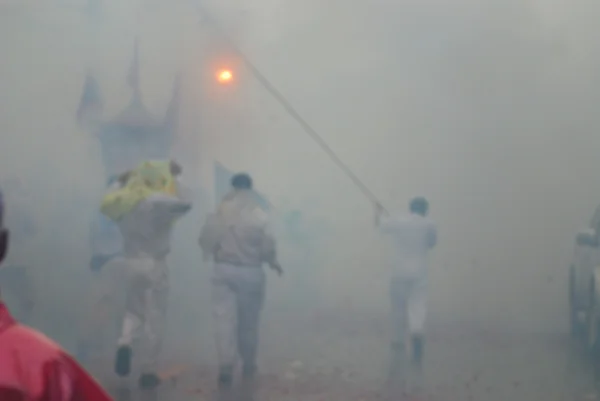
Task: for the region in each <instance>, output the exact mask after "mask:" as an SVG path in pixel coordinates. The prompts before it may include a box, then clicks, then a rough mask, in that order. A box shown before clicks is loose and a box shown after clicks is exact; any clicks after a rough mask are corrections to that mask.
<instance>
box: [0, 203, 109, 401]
mask: <svg viewBox="0 0 600 401" xmlns="http://www.w3.org/2000/svg"><path fill="white" fill-rule="evenodd" d="M3 217H4V203H3V200H2V194H1V193H0V263H1V262H2V261H3V260H4V257H5V256H6V252H7V250H8V232H7V230H5V229H4V223H3ZM0 400H2V401H110V397H109V396H108V395H107V394H106V393H105V392H104V390H102V388H101V387H100V385H99V384H98V383H96V381H95V380H94V379H93V378H92V377H91V376H89V375H88V374H87V373H86V372H85V371H84V370H83V369H82V368H81V367H79V365H78V364H77V363H76V362H75V361H74V360H73V359H72V358H71V357H70V356H69V355H68V354H67V353H66V352H64V351H63V350H62V349H61V348H60V347H59V346H58V345H57V344H55V343H54V342H52V341H51V340H50V339H48V338H47V337H45V336H44V335H43V334H41V333H38V332H37V331H35V330H33V329H30V328H28V327H26V326H23V325H21V324H19V323H17V322H16V321H15V320H14V319H13V317H12V316H11V315H10V313H9V312H8V309H7V308H6V306H5V305H4V303H2V300H1V299H0Z"/></svg>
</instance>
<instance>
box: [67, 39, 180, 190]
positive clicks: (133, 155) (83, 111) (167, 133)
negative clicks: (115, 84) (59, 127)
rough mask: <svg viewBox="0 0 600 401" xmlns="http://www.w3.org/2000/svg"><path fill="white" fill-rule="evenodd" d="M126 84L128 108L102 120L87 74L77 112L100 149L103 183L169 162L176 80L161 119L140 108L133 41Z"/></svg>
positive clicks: (98, 98) (176, 110)
mask: <svg viewBox="0 0 600 401" xmlns="http://www.w3.org/2000/svg"><path fill="white" fill-rule="evenodd" d="M127 83H128V85H129V86H130V87H131V90H132V97H131V101H130V103H129V105H128V106H127V107H126V108H125V109H124V110H123V111H121V112H120V113H119V114H117V115H116V116H115V117H114V118H112V119H105V117H104V115H103V110H104V101H103V99H102V94H101V90H100V86H99V85H98V82H97V81H96V79H95V77H94V76H93V74H91V73H88V75H87V76H86V79H85V83H84V87H83V93H82V95H81V101H80V103H79V108H78V110H77V121H78V123H79V124H80V126H81V127H82V128H84V129H85V130H86V131H88V132H89V133H90V134H92V135H94V137H95V138H97V140H98V142H99V144H100V146H101V152H102V162H103V165H104V168H105V172H106V176H107V177H106V178H107V179H108V178H109V177H111V176H113V175H115V174H120V173H122V172H124V171H126V170H128V169H131V168H132V167H134V166H135V165H137V164H139V163H140V162H141V161H143V160H146V159H167V158H169V157H170V154H171V148H172V146H173V143H174V141H175V137H176V135H177V120H178V116H179V106H180V99H179V92H180V91H179V87H180V79H179V77H177V78H176V79H175V82H174V85H173V94H172V98H171V102H170V104H169V106H168V108H167V110H166V112H165V115H164V117H162V118H159V117H157V116H155V115H153V114H152V113H151V112H150V111H149V110H148V108H147V107H146V106H145V105H144V101H143V97H142V91H141V85H140V57H139V40H138V39H137V38H136V40H135V45H134V52H133V60H132V63H131V66H130V68H129V73H128V75H127Z"/></svg>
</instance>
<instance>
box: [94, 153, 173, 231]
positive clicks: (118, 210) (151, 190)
mask: <svg viewBox="0 0 600 401" xmlns="http://www.w3.org/2000/svg"><path fill="white" fill-rule="evenodd" d="M155 193H165V194H169V195H176V194H177V184H176V181H175V178H174V177H173V175H172V174H171V163H170V162H169V161H146V162H143V163H141V164H140V165H139V166H138V167H136V168H135V169H134V170H132V171H131V172H130V174H129V176H128V178H127V183H126V184H125V185H124V186H123V187H121V188H119V189H117V190H115V191H112V192H110V193H108V194H106V195H105V196H104V198H103V199H102V205H101V206H100V211H101V212H102V214H104V215H105V216H107V217H108V218H110V219H111V220H114V221H119V220H121V219H122V218H123V216H125V215H126V214H127V213H129V212H131V211H132V210H133V209H134V208H135V207H136V206H137V205H138V204H139V203H140V202H141V201H143V200H144V199H146V198H148V197H149V196H150V195H152V194H155Z"/></svg>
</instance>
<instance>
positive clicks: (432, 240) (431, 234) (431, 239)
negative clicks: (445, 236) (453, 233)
mask: <svg viewBox="0 0 600 401" xmlns="http://www.w3.org/2000/svg"><path fill="white" fill-rule="evenodd" d="M427 237H428V238H427V242H428V245H429V248H434V247H435V246H436V245H437V227H436V225H435V224H433V223H432V224H431V225H430V226H429V231H428V235H427Z"/></svg>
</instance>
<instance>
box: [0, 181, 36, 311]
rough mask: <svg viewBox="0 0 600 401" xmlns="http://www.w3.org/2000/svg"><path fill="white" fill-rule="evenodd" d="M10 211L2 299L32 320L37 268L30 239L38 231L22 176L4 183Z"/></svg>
mask: <svg viewBox="0 0 600 401" xmlns="http://www.w3.org/2000/svg"><path fill="white" fill-rule="evenodd" d="M2 188H4V190H5V196H6V198H5V199H4V201H5V203H6V205H7V213H6V215H5V216H4V222H5V225H6V227H10V234H11V235H10V237H11V246H10V252H9V253H8V255H6V259H5V260H4V266H3V267H2V269H0V282H1V283H2V292H3V294H2V295H3V296H2V297H3V301H4V303H5V304H6V305H8V306H9V307H10V310H11V313H12V314H13V316H14V317H15V318H17V319H18V320H19V321H20V322H22V323H29V322H30V320H31V318H32V314H33V312H34V305H35V298H36V294H35V286H34V277H35V270H34V269H32V266H31V264H30V263H31V261H28V256H29V255H30V248H31V246H32V244H31V242H32V240H33V239H34V238H35V235H36V231H37V230H36V226H35V219H34V211H35V202H34V201H33V199H34V196H32V194H31V193H30V192H29V191H27V190H25V188H23V185H22V184H21V182H20V180H18V179H10V180H7V181H5V182H4V183H3V184H2Z"/></svg>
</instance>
